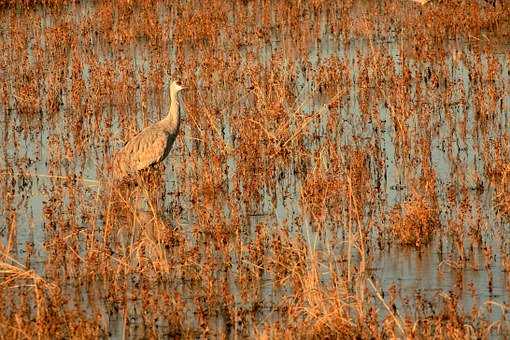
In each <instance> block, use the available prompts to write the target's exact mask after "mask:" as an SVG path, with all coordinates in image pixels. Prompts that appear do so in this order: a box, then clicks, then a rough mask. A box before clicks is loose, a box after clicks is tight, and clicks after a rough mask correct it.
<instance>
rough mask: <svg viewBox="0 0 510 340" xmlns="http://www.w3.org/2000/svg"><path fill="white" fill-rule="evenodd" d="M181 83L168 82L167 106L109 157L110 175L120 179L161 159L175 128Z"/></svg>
mask: <svg viewBox="0 0 510 340" xmlns="http://www.w3.org/2000/svg"><path fill="white" fill-rule="evenodd" d="M183 89H184V87H183V86H181V84H180V83H179V82H178V81H173V82H172V84H171V85H170V110H169V111H168V115H167V116H166V117H165V118H163V119H162V120H160V121H159V122H157V123H155V124H153V125H151V126H148V127H146V128H145V129H143V130H142V132H140V133H139V134H137V135H136V136H135V137H134V138H133V139H131V140H130V141H129V142H128V143H127V144H126V145H125V146H124V147H123V148H122V149H121V150H120V151H119V152H118V153H117V154H116V155H115V157H114V159H113V177H114V179H117V180H120V179H123V178H124V177H126V176H127V175H130V174H134V173H136V172H137V171H139V170H142V169H145V168H147V167H149V166H151V165H153V164H156V163H159V162H161V161H163V160H164V159H165V158H166V156H168V153H169V152H170V149H171V148H172V145H173V144H174V141H175V137H176V136H177V132H178V131H179V121H180V114H179V100H178V94H179V92H180V91H181V90H183Z"/></svg>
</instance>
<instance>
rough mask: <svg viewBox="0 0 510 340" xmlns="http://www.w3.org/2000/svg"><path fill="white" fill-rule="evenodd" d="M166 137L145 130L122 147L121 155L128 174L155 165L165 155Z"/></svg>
mask: <svg viewBox="0 0 510 340" xmlns="http://www.w3.org/2000/svg"><path fill="white" fill-rule="evenodd" d="M167 140H168V138H167V136H166V134H165V132H163V131H161V130H158V129H151V128H149V129H146V130H144V131H142V132H140V133H139V134H138V135H137V136H135V138H133V139H132V140H131V141H130V142H129V143H127V144H126V146H124V148H123V149H122V153H123V154H124V158H125V160H126V161H127V163H128V164H127V165H128V167H129V170H130V172H135V171H138V170H142V169H145V168H146V167H148V166H150V165H152V164H154V163H157V162H159V161H160V160H161V158H162V157H163V155H164V154H165V149H166V144H167Z"/></svg>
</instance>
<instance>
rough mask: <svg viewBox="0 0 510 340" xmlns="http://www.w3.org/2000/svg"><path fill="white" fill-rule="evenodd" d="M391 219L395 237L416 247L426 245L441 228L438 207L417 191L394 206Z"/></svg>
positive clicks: (404, 243)
mask: <svg viewBox="0 0 510 340" xmlns="http://www.w3.org/2000/svg"><path fill="white" fill-rule="evenodd" d="M389 220H390V223H391V233H392V234H393V237H395V239H397V240H399V242H400V243H401V244H402V245H408V246H414V247H416V248H421V247H423V246H426V245H427V244H428V243H429V242H430V241H431V239H432V237H433V235H434V233H435V232H436V231H438V230H439V229H440V228H441V223H440V221H439V213H438V209H437V207H434V206H433V205H432V204H431V203H430V202H429V201H428V200H427V199H426V198H425V197H423V196H421V195H419V194H417V193H413V194H412V196H411V198H410V199H409V201H406V202H404V203H402V204H399V205H398V206H396V207H395V208H393V211H392V212H391V213H390V216H389Z"/></svg>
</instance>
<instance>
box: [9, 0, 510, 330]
mask: <svg viewBox="0 0 510 340" xmlns="http://www.w3.org/2000/svg"><path fill="white" fill-rule="evenodd" d="M402 6H411V5H409V4H407V5H404V3H402ZM212 7H213V8H212V9H211V11H210V13H207V12H204V11H201V10H199V9H197V8H194V7H193V6H192V5H191V4H179V5H175V7H172V5H171V4H167V3H157V4H150V5H149V4H144V3H142V4H135V5H131V4H130V3H126V4H124V3H119V4H115V5H111V4H102V3H98V4H84V5H82V4H72V5H65V6H63V7H62V8H59V9H57V10H50V9H48V8H45V7H38V8H35V9H30V10H26V11H25V10H19V9H18V10H16V9H5V10H4V12H3V13H2V14H1V15H2V17H3V19H5V20H2V22H1V24H0V28H1V32H2V34H1V38H0V43H1V47H2V49H3V51H5V52H4V53H2V55H1V57H0V58H1V67H2V70H0V77H2V83H3V85H2V89H1V90H2V103H1V105H0V122H1V124H2V129H0V140H2V141H3V142H2V144H1V146H0V154H1V155H2V157H0V169H2V177H1V189H0V190H1V193H2V205H1V207H0V209H1V215H0V235H1V239H2V245H1V247H2V248H1V250H2V253H3V255H2V261H4V263H8V264H15V263H17V264H16V265H17V266H18V267H19V268H22V269H23V270H25V269H26V270H29V269H33V270H34V272H35V274H37V275H38V276H39V277H40V278H42V279H44V280H45V282H47V284H48V287H49V286H51V285H53V286H57V287H60V288H59V290H60V292H59V293H58V297H59V299H62V300H63V301H65V303H64V304H63V306H64V307H62V309H60V310H59V309H58V308H57V307H55V301H54V300H52V299H53V298H54V295H52V294H54V293H53V291H52V290H51V289H53V288H51V289H50V288H47V286H44V287H46V288H44V289H47V292H46V293H44V294H47V296H46V300H47V301H49V302H47V303H46V304H45V303H41V299H40V294H41V293H38V294H39V295H36V296H32V295H31V294H32V291H31V290H30V288H23V287H24V285H23V284H20V287H21V288H19V287H18V288H12V287H10V289H11V291H16V294H19V297H10V296H9V295H8V294H7V295H6V293H5V292H2V295H1V298H2V299H3V302H4V305H6V304H7V303H8V302H9V301H11V302H12V301H14V302H13V306H14V307H13V308H12V310H4V311H3V312H2V313H3V316H2V320H1V321H2V322H7V321H9V320H11V318H15V317H16V316H18V317H19V315H23V316H26V317H27V321H25V323H23V325H24V327H27V329H30V324H31V321H32V320H36V321H37V320H44V318H51V317H52V315H56V317H61V315H60V314H59V313H63V314H66V313H69V315H73V316H72V317H71V316H68V317H67V318H68V319H67V320H68V321H67V322H68V324H74V322H78V321H82V322H83V320H86V322H85V323H84V325H85V326H83V327H84V328H80V331H81V332H82V334H96V335H97V334H99V335H101V336H112V337H122V336H128V337H133V338H135V337H139V336H141V335H142V334H151V335H152V336H157V335H170V336H179V335H188V336H198V335H216V336H225V335H226V336H229V335H230V336H237V335H244V336H254V335H257V336H260V335H261V334H262V335H263V334H264V331H265V329H267V327H277V326H274V324H278V323H279V322H280V323H282V325H283V326H281V327H283V328H285V327H286V326H287V327H290V326H289V325H293V326H292V327H297V326H295V325H294V324H293V323H292V322H291V321H289V320H288V319H286V317H287V318H289V319H290V317H289V315H293V313H296V315H297V316H296V317H295V320H301V319H303V320H308V317H309V316H308V315H307V314H306V313H305V314H300V312H296V310H303V309H304V310H306V309H307V308H309V309H312V306H314V303H313V302H314V300H313V298H315V297H313V298H312V297H310V296H309V297H308V298H309V299H310V300H305V302H303V306H301V305H297V304H296V305H295V306H294V305H293V304H292V303H293V302H292V301H294V300H299V301H301V300H300V299H302V296H307V294H310V291H315V290H319V289H318V288H317V287H323V288H324V289H325V291H328V292H329V291H330V290H331V289H332V288H331V287H335V288H336V290H335V289H332V290H333V292H334V294H336V295H335V296H341V297H344V295H345V300H342V301H345V304H346V305H347V304H351V303H352V304H353V305H354V306H355V305H356V302H355V301H364V305H365V306H364V307H361V310H363V311H364V312H363V313H362V312H359V314H364V313H365V314H367V315H368V314H370V313H375V314H376V317H375V319H376V320H377V321H376V322H375V324H376V325H378V327H379V329H380V330H381V332H382V333H384V332H387V333H386V334H387V335H388V334H389V335H391V334H392V331H391V329H397V328H398V327H397V326H398V325H397V324H398V323H399V322H398V321H394V320H393V319H396V320H403V321H404V322H406V323H408V324H411V325H412V324H413V323H418V322H425V321H424V320H435V319H434V318H435V317H438V318H441V317H442V316H441V315H443V313H447V312H448V311H449V312H450V313H452V314H455V313H459V315H462V320H463V321H464V322H466V324H467V325H468V326H469V327H472V328H473V329H484V330H486V331H481V332H482V333H483V334H484V335H486V336H489V337H490V336H508V329H509V325H508V322H507V321H506V319H507V318H508V312H509V310H510V307H509V303H510V301H509V289H510V287H509V284H510V281H509V280H510V278H509V272H508V270H509V269H510V261H509V259H510V240H509V239H508V235H509V233H508V231H509V228H510V224H509V221H508V219H505V217H504V216H503V215H502V214H501V213H499V212H498V211H497V209H496V204H497V199H495V197H496V191H497V190H498V188H496V187H495V186H496V185H495V184H494V179H493V178H491V177H490V176H489V175H488V174H489V170H491V171H492V170H493V169H492V165H493V164H496V165H497V164H506V163H507V164H510V158H509V156H510V154H509V146H508V141H509V138H510V136H509V135H510V122H509V115H510V113H509V112H510V94H509V93H510V91H509V90H510V72H509V68H510V65H509V60H510V59H509V57H508V56H509V49H510V47H509V45H508V44H507V43H506V44H505V43H504V42H503V43H491V44H490V45H487V46H488V47H484V44H483V42H480V41H479V40H480V39H478V40H476V41H473V39H469V38H468V37H465V36H462V35H460V34H459V36H458V37H457V36H454V37H453V38H451V37H450V39H449V40H447V41H442V42H441V43H439V44H438V46H437V49H438V50H440V51H442V52H441V53H438V54H437V55H434V56H432V57H431V56H423V55H421V54H419V53H417V52H416V50H418V49H419V48H418V47H417V44H419V42H417V41H414V40H413V39H412V38H410V37H409V36H404V35H403V33H402V31H399V30H398V29H397V28H393V29H392V30H386V31H382V32H379V31H378V29H377V27H372V28H371V29H372V30H373V32H375V33H373V34H372V35H370V36H369V37H364V36H360V34H356V33H355V29H354V28H353V27H351V28H350V30H349V28H348V27H343V26H341V27H343V28H340V29H338V28H337V29H333V26H334V22H333V21H334V20H335V16H334V13H336V12H335V11H334V10H328V8H327V7H326V8H323V9H319V10H317V9H312V8H309V9H308V10H306V9H303V10H302V11H301V12H300V14H299V15H297V17H301V18H302V19H303V20H305V21H306V25H308V26H307V27H311V28H313V30H312V29H310V30H309V31H308V32H307V33H306V34H304V33H303V31H305V30H306V29H303V31H300V34H298V32H294V31H293V28H292V27H294V26H292V24H291V23H288V22H286V21H285V20H284V19H282V17H281V13H280V12H279V11H283V9H282V8H283V5H281V4H280V5H279V6H277V5H275V7H274V8H272V7H271V6H265V7H264V9H265V10H264V11H262V12H258V11H257V7H256V5H255V3H248V4H244V3H243V4H237V3H236V5H232V7H229V6H227V5H221V4H216V5H215V6H212ZM225 7H228V8H225ZM340 7H341V6H340ZM410 8H411V9H413V10H418V9H416V8H415V7H410ZM222 9H228V11H227V13H228V15H227V16H226V18H223V17H222V16H221V15H220V14H221V13H222V11H221V10H222ZM370 9H371V7H370V4H367V3H364V2H361V5H359V6H353V7H352V8H350V11H351V14H350V15H351V16H352V17H359V18H364V20H365V19H366V17H367V15H368V14H367V13H369V10H370ZM337 10H338V8H337ZM480 11H482V9H480ZM339 15H340V14H339ZM197 17H198V18H200V20H201V21H200V25H203V26H204V27H207V29H206V28H204V30H203V31H202V30H200V29H198V28H197V27H199V26H197V21H196V20H198V19H196V18H197ZM220 18H221V19H220ZM137 20H139V21H137ZM366 20H368V19H366ZM381 20H382V19H381ZM182 22H185V23H186V25H187V24H188V22H189V25H191V26H193V25H195V26H194V28H195V29H194V30H189V29H187V28H186V27H187V26H184V25H183V24H182ZM310 22H312V23H310ZM375 22H377V21H375ZM240 23H244V24H243V25H241V24H240ZM286 25H287V26H286ZM261 27H271V29H268V30H263V29H261ZM381 27H382V24H381ZM389 27H390V28H391V25H390V26H389ZM294 29H295V28H294ZM359 29H361V28H359ZM344 32H345V33H344ZM491 34H492V32H490V31H486V32H483V33H480V36H481V37H483V36H486V37H487V36H489V37H490V39H489V38H487V39H488V40H491V39H495V37H493V36H491ZM413 48H414V49H415V50H413ZM175 76H179V77H181V78H182V79H183V82H184V83H186V84H189V90H188V92H187V93H185V94H184V95H183V103H184V106H185V107H184V110H183V112H182V113H183V123H182V125H181V127H182V128H181V132H180V136H179V138H178V140H177V142H176V145H175V146H174V149H173V151H172V152H171V154H170V156H169V158H168V159H167V160H166V161H165V166H160V167H159V168H158V170H157V171H156V173H158V174H159V175H156V177H155V178H154V177H153V178H152V181H155V182H151V183H152V184H151V185H154V183H155V186H156V187H159V188H158V189H156V190H154V187H153V186H151V185H149V184H147V182H145V181H142V184H139V185H138V186H136V187H133V186H131V187H129V190H128V191H127V192H124V194H123V195H124V196H123V195H120V196H119V197H121V198H112V196H111V195H110V191H109V188H108V186H107V185H106V184H105V183H106V181H107V179H108V167H107V164H108V162H109V159H110V158H111V156H112V154H113V153H114V152H115V151H116V150H118V149H119V148H120V147H121V146H122V144H123V142H125V141H126V140H128V139H129V138H131V137H132V136H133V135H134V134H135V133H136V131H139V130H140V129H141V128H142V127H144V126H147V125H148V124H150V122H155V121H157V120H158V119H159V118H161V117H162V116H163V115H164V114H165V112H166V110H167V108H168V104H169V103H168V99H167V98H168V84H169V82H170V80H171V78H172V77H175ZM496 161H499V162H501V163H496ZM505 162H506V163H505ZM158 176H159V177H158ZM149 182H150V181H149ZM502 185H505V182H503V184H502ZM163 187H164V189H163ZM114 191H115V190H114ZM147 192H149V193H148V194H147ZM133 193H135V194H133ZM414 194H418V195H419V197H421V198H424V200H425V201H426V202H428V206H429V207H434V208H435V209H431V210H432V211H436V212H437V215H438V216H437V220H436V222H435V224H434V225H433V232H432V233H431V235H430V236H428V235H426V236H425V237H424V240H420V239H419V238H418V240H417V241H416V242H417V243H416V245H415V244H408V245H402V244H401V242H400V241H399V238H398V235H394V234H393V233H392V225H393V223H394V222H392V217H391V216H394V215H392V214H393V213H394V212H395V211H396V210H397V211H398V209H401V210H402V214H401V215H405V214H404V211H403V208H399V207H402V204H404V203H405V202H411V203H412V202H413V201H414V200H415V196H413V195H414ZM148 197H150V199H148ZM119 200H120V201H122V202H123V203H121V204H119V202H118V201H119ZM153 202H157V204H156V205H153ZM123 204H124V205H123ZM433 214H434V213H433ZM428 238H430V240H429V239H428ZM420 242H423V243H424V244H423V245H420V244H419V243H420ZM18 262H19V263H18ZM314 265H315V266H314ZM314 270H317V275H316V277H314V276H313V275H311V274H310V273H312V274H313V273H314ZM8 274H9V272H5V274H4V275H5V279H6V282H10V281H13V280H14V281H13V282H15V280H16V279H15V278H12V277H10V276H8ZM314 279H315V280H316V281H314ZM20 280H24V278H20ZM308 280H310V282H313V284H315V285H316V286H313V287H309V286H308V283H307V281H308ZM342 280H343V281H342ZM340 281H341V282H343V283H342V284H340V283H338V282H340ZM37 282H40V281H37ZM25 284H26V287H30V285H29V284H28V283H25ZM370 284H373V286H371V285H370ZM35 285H36V286H37V284H35ZM344 286H345V288H344ZM7 287H8V286H7ZM339 287H340V288H339ZM307 288H308V290H307ZM17 289H18V290H17ZM16 294H14V295H16ZM44 294H43V295H44ZM55 294H56V293H55ZM299 294H302V296H301V295H299ZM55 296H57V295H55ZM360 296H362V297H360ZM365 296H369V297H365ZM24 298H25V299H26V300H24ZM356 299H358V300H356ZM43 300H44V299H43ZM326 300H327V299H326ZM21 301H25V303H26V304H27V305H28V306H29V307H23V302H21ZM56 301H61V300H58V299H57V300H56ZM327 301H329V300H327ZM383 301H384V302H383ZM369 302H370V303H369ZM372 304H373V305H372ZM452 306H453V307H452ZM293 308H294V309H293ZM373 308H374V310H372V309H373ZM448 308H452V310H449V309H448ZM365 309H366V311H365ZM41 310H44V311H46V312H44V313H43V312H41ZM353 310H356V308H354V307H352V310H351V309H348V312H346V315H351V317H352V319H353V320H357V319H356V317H354V316H352V315H354V314H355V315H358V314H356V312H353ZM49 311H53V312H49ZM445 311H446V312H445ZM52 313H53V314H52ZM41 315H42V316H41ZM459 318H460V317H459ZM69 320H70V321H69ZM420 320H421V321H420ZM358 322H360V323H361V321H360V320H358ZM391 322H395V323H394V324H393V325H392V326H391V325H390V326H388V323H391ZM400 322H402V321H400ZM491 324H493V325H494V327H490V325H491ZM268 325H273V326H268ZM19 327H20V329H23V327H21V326H20V325H19ZM67 327H69V326H67ZM77 327H78V326H77ZM80 327H82V326H80ZM86 327H90V329H87V328H86ZM358 327H359V329H360V330H361V333H362V334H364V335H365V336H367V334H369V330H368V329H364V328H363V326H358ZM376 327H377V326H376ZM387 327H388V329H387ZM399 327H402V328H404V329H403V330H402V329H400V330H398V329H397V330H393V332H395V333H394V334H396V335H397V336H403V333H406V334H407V335H409V332H411V331H410V329H412V327H411V326H409V328H405V327H408V326H406V325H400V326H399ZM461 328H462V327H461ZM64 329H66V328H65V327H64ZM290 329H292V328H290ZM337 331H338V333H337V334H336V335H339V334H343V333H342V332H343V329H342V330H337ZM46 332H47V333H52V330H51V329H50V330H46ZM55 332H56V331H55ZM59 332H63V334H66V330H64V331H61V330H59ZM67 332H70V330H67ZM87 332H90V333H87ZM94 332H95V333H94ZM423 332H424V334H426V332H425V331H423ZM484 332H485V333H484ZM47 333H46V334H47ZM269 334H271V332H269ZM276 334H278V333H275V334H273V336H276ZM320 334H321V333H317V334H312V335H316V336H317V335H320ZM347 334H349V333H347ZM424 336H426V335H424Z"/></svg>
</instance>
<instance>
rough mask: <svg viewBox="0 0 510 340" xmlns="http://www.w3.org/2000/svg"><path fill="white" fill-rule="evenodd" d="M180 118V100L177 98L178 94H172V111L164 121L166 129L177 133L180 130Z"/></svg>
mask: <svg viewBox="0 0 510 340" xmlns="http://www.w3.org/2000/svg"><path fill="white" fill-rule="evenodd" d="M180 118H181V117H180V113H179V99H178V98H177V93H171V94H170V109H169V110H168V115H167V116H166V117H165V119H164V121H165V127H167V128H168V130H169V131H170V132H174V131H177V130H178V129H179V121H180Z"/></svg>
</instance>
